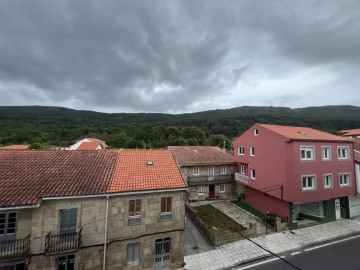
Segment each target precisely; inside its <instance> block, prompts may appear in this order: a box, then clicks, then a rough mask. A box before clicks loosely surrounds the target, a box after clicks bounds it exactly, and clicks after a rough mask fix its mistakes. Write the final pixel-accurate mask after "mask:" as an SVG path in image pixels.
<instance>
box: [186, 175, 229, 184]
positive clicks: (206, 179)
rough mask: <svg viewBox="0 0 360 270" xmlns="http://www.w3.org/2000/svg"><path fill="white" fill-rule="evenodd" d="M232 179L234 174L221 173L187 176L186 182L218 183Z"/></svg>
mask: <svg viewBox="0 0 360 270" xmlns="http://www.w3.org/2000/svg"><path fill="white" fill-rule="evenodd" d="M234 179H235V178H234V174H221V175H213V176H188V178H187V182H188V184H189V185H199V184H218V183H226V182H231V181H233V180H234Z"/></svg>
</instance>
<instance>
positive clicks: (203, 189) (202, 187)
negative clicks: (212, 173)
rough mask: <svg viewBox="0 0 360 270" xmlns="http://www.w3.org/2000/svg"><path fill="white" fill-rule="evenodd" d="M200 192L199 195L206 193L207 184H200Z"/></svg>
mask: <svg viewBox="0 0 360 270" xmlns="http://www.w3.org/2000/svg"><path fill="white" fill-rule="evenodd" d="M198 194H199V195H204V194H205V186H198Z"/></svg>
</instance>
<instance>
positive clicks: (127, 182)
mask: <svg viewBox="0 0 360 270" xmlns="http://www.w3.org/2000/svg"><path fill="white" fill-rule="evenodd" d="M119 153H120V155H119V159H118V161H117V164H116V170H115V173H114V176H113V181H112V183H111V185H110V187H109V189H108V192H127V191H144V190H156V189H172V188H185V187H187V185H186V183H185V181H184V179H183V178H182V175H181V173H180V170H179V168H178V166H177V164H176V161H175V159H174V157H173V155H172V153H171V152H170V151H169V150H119ZM150 161H151V162H152V165H148V164H147V162H150Z"/></svg>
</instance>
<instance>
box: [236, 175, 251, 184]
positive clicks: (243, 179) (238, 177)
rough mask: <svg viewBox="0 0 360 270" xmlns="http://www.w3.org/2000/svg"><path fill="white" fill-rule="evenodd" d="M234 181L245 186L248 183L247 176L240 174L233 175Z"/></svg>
mask: <svg viewBox="0 0 360 270" xmlns="http://www.w3.org/2000/svg"><path fill="white" fill-rule="evenodd" d="M235 181H239V182H242V183H246V184H247V183H249V176H246V175H244V174H240V173H235Z"/></svg>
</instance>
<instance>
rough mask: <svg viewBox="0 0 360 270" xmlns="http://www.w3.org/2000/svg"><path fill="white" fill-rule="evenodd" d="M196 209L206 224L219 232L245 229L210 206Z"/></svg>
mask: <svg viewBox="0 0 360 270" xmlns="http://www.w3.org/2000/svg"><path fill="white" fill-rule="evenodd" d="M194 209H195V211H196V213H197V215H198V217H199V218H200V219H201V220H202V221H203V222H204V223H206V224H207V225H210V226H212V227H215V228H216V229H217V230H224V231H238V230H242V229H244V228H243V227H242V226H241V225H240V224H238V223H236V222H235V221H234V220H233V219H231V218H230V217H228V216H227V215H225V214H224V213H222V212H221V211H219V210H218V209H216V208H215V207H213V206H212V205H210V204H206V205H201V206H197V207H194Z"/></svg>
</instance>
